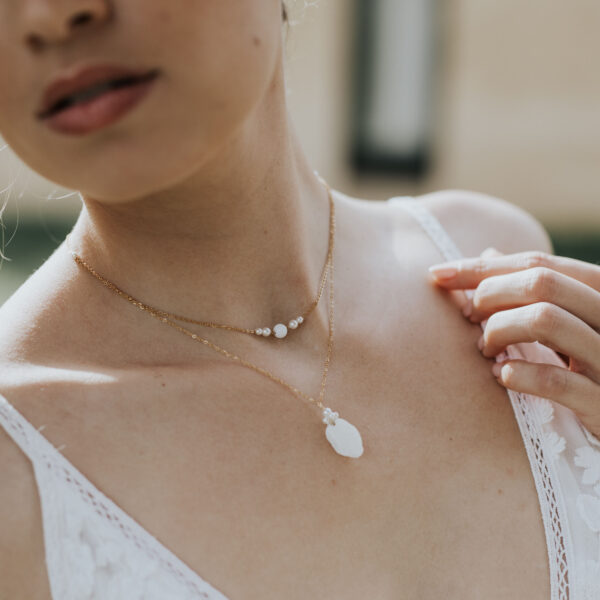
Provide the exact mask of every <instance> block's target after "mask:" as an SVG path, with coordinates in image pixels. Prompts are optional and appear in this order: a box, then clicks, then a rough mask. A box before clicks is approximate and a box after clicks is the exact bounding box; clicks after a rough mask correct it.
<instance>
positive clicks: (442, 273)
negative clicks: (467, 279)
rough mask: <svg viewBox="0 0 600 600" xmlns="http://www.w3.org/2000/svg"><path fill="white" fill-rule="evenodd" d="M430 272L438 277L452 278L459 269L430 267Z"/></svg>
mask: <svg viewBox="0 0 600 600" xmlns="http://www.w3.org/2000/svg"><path fill="white" fill-rule="evenodd" d="M429 272H430V273H431V274H432V275H433V276H434V277H436V278H437V279H450V278H451V277H454V276H455V275H456V274H457V273H458V269H456V268H455V267H437V266H435V265H434V266H432V267H429Z"/></svg>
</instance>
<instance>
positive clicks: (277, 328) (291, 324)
mask: <svg viewBox="0 0 600 600" xmlns="http://www.w3.org/2000/svg"><path fill="white" fill-rule="evenodd" d="M315 175H317V178H318V179H319V180H320V181H321V183H322V184H323V185H324V186H325V188H326V189H327V195H328V198H329V209H330V210H329V214H330V218H329V244H328V249H327V259H326V261H325V265H324V266H323V270H322V274H321V282H320V284H319V290H318V292H317V295H316V297H315V299H314V300H313V301H312V302H311V304H310V306H309V307H308V308H307V309H306V310H305V311H304V312H303V313H302V314H301V315H299V316H297V317H295V318H294V319H290V320H289V321H288V324H287V326H286V325H284V324H283V323H277V324H276V325H274V326H273V328H272V329H271V328H270V327H257V328H255V329H248V328H246V327H238V326H236V325H225V324H223V323H214V322H212V321H198V320H196V319H190V318H189V317H182V316H181V315H176V314H174V313H170V312H167V311H164V310H159V309H158V308H155V307H153V306H150V305H148V304H144V303H140V301H139V300H137V299H135V300H136V302H137V303H138V304H143V306H144V308H145V309H146V310H149V311H154V312H156V313H158V314H160V315H161V316H163V317H169V318H171V319H175V320H177V321H184V322H186V323H194V324H196V325H202V326H203V327H213V328H222V329H228V330H230V331H238V332H240V333H249V334H252V335H259V336H262V337H269V336H271V334H273V336H274V337H275V338H278V339H282V338H284V337H286V336H287V334H288V333H289V330H290V329H292V330H294V329H297V328H298V326H299V325H301V324H302V323H304V321H305V319H306V317H307V316H308V315H309V314H310V313H311V312H312V311H313V310H314V309H315V308H316V307H317V305H318V304H319V301H320V300H321V295H322V294H323V289H324V287H325V281H326V279H327V274H328V269H329V262H330V259H331V252H332V250H333V227H332V215H333V209H332V205H333V196H332V193H331V188H330V187H329V184H328V183H327V182H326V181H325V180H324V179H323V178H322V177H321V176H320V175H319V174H318V173H317V172H316V171H315ZM69 236H70V234H69V235H67V247H68V248H69V250H71V245H70V238H69ZM78 259H79V260H78V262H80V264H81V265H82V266H84V267H86V268H87V269H88V270H90V268H91V267H89V265H88V264H87V263H86V262H85V261H84V260H83V259H81V258H79V257H78Z"/></svg>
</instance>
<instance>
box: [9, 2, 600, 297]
mask: <svg viewBox="0 0 600 600" xmlns="http://www.w3.org/2000/svg"><path fill="white" fill-rule="evenodd" d="M287 6H288V9H289V13H290V20H291V23H290V27H289V28H288V32H287V34H286V36H287V37H286V57H287V59H286V60H287V66H286V78H287V83H288V102H289V106H290V110H291V112H292V115H293V118H294V121H295V123H296V127H297V131H298V132H299V134H300V136H301V138H302V140H303V143H304V148H305V150H306V152H307V154H308V156H309V158H310V159H311V161H312V164H313V165H314V168H315V169H317V170H318V171H319V173H321V174H322V175H323V176H324V177H326V179H327V180H328V181H329V183H330V184H331V185H332V186H333V187H335V188H336V189H339V190H341V191H343V192H345V193H347V194H349V195H351V196H358V197H362V198H369V199H374V200H378V199H385V198H389V197H391V196H399V195H418V194H422V193H425V192H429V191H434V190H438V189H446V188H455V189H456V188H462V189H469V190H475V191H480V192H485V193H488V194H492V195H495V196H499V197H501V198H504V199H506V200H508V201H510V202H512V203H515V204H517V205H519V206H521V207H523V208H524V209H526V210H528V211H529V212H531V213H532V214H533V215H534V216H535V217H536V218H537V219H539V220H540V221H541V222H542V223H543V224H544V226H545V227H546V229H547V230H548V232H549V233H550V236H551V238H552V241H553V243H554V248H555V253H556V254H560V255H563V256H572V257H575V258H580V259H582V260H587V261H590V262H594V263H599V262H600V169H599V165H600V77H599V76H598V71H596V68H597V67H596V65H595V63H596V60H597V57H598V55H599V54H600V36H598V26H599V24H600V3H599V2H597V1H593V0H572V1H571V2H568V3H567V2H564V1H558V0H528V1H527V2H522V1H521V0H502V2H498V1H497V0H494V1H492V0H313V1H311V2H309V1H307V0H287ZM2 146H4V142H3V141H2V140H1V138H0V147H2ZM0 192H1V194H0V207H1V206H3V205H4V210H3V216H2V226H1V228H0V249H2V248H3V254H4V259H2V258H0V262H1V264H0V304H2V303H3V302H4V300H5V299H6V298H8V296H9V295H10V294H12V292H13V291H14V290H15V289H16V288H17V287H18V286H19V285H20V284H21V283H22V282H23V281H24V280H25V279H26V278H27V277H28V276H29V275H30V274H31V273H32V272H33V271H34V270H35V269H36V268H37V267H38V266H39V265H40V264H41V263H42V262H43V261H44V260H45V259H46V257H47V256H49V254H50V253H51V252H52V250H53V249H54V248H55V247H56V246H57V245H58V244H59V243H60V242H61V241H62V240H63V239H64V236H65V235H66V233H67V232H68V231H69V230H70V228H71V226H72V224H73V223H74V221H75V219H76V217H77V214H78V212H79V210H80V207H81V200H80V198H79V196H78V195H77V193H76V192H74V191H73V190H67V189H63V188H59V187H57V186H56V185H55V184H54V183H52V182H48V181H46V180H44V179H43V178H41V177H40V176H38V175H37V174H36V173H33V172H31V171H30V170H29V169H28V168H27V167H25V166H24V165H23V164H22V163H21V162H20V161H19V159H18V158H16V157H15V156H14V155H13V154H12V152H11V151H10V148H8V147H4V148H3V150H2V151H1V152H0Z"/></svg>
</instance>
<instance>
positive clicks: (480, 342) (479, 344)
mask: <svg viewBox="0 0 600 600" xmlns="http://www.w3.org/2000/svg"><path fill="white" fill-rule="evenodd" d="M477 347H478V348H479V349H480V350H483V335H481V336H480V338H479V339H478V340H477Z"/></svg>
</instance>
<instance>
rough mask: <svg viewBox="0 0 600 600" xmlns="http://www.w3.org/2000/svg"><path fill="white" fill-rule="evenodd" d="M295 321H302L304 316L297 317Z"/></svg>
mask: <svg viewBox="0 0 600 600" xmlns="http://www.w3.org/2000/svg"><path fill="white" fill-rule="evenodd" d="M296 321H298V323H302V321H304V317H298V318H297V319H296Z"/></svg>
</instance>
